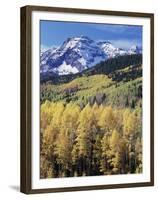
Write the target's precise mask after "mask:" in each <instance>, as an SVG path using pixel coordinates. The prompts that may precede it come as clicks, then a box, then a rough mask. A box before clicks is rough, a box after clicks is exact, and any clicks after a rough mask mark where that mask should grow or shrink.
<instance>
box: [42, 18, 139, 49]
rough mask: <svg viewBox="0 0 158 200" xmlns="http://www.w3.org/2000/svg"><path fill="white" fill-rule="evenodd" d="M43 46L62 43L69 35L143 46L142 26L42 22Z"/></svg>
mask: <svg viewBox="0 0 158 200" xmlns="http://www.w3.org/2000/svg"><path fill="white" fill-rule="evenodd" d="M40 34H41V38H40V39H41V47H42V48H46V49H47V48H49V47H52V46H59V45H61V44H62V43H63V42H64V41H65V40H66V39H67V38H68V37H74V36H81V35H84V36H88V37H89V38H91V39H93V40H95V41H97V40H106V41H111V42H112V43H113V44H114V45H115V46H116V47H121V48H126V49H127V48H130V47H131V46H132V45H138V46H142V26H130V25H114V24H94V23H77V22H55V21H44V20H41V22H40Z"/></svg>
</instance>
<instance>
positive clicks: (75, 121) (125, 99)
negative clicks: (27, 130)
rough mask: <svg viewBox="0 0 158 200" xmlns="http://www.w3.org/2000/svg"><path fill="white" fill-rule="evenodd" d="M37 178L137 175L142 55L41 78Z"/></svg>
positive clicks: (140, 154)
mask: <svg viewBox="0 0 158 200" xmlns="http://www.w3.org/2000/svg"><path fill="white" fill-rule="evenodd" d="M40 102H41V157H40V158H41V162H40V166H41V168H40V177H41V178H55V177H72V176H92V175H112V174H128V173H142V55H141V54H138V55H125V56H122V57H121V56H120V57H116V58H112V59H108V60H106V61H105V62H101V63H100V64H98V65H96V66H94V67H92V68H90V69H87V70H85V71H83V72H82V73H78V74H69V75H64V76H63V75H62V76H54V77H53V75H52V74H49V75H48V74H46V75H45V77H44V76H43V77H42V78H41V87H40Z"/></svg>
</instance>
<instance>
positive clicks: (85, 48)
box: [40, 36, 140, 75]
mask: <svg viewBox="0 0 158 200" xmlns="http://www.w3.org/2000/svg"><path fill="white" fill-rule="evenodd" d="M139 52H140V50H139V49H138V48H137V46H132V47H131V48H130V49H129V50H128V51H127V50H124V49H121V48H116V47H115V46H114V45H113V44H112V43H111V42H109V41H100V42H96V41H94V40H92V39H90V38H88V37H87V36H79V37H71V38H67V39H66V40H65V41H64V42H63V44H62V45H61V46H59V47H58V48H51V49H48V50H47V51H45V52H42V53H41V56H40V73H49V72H53V73H55V74H57V75H66V74H75V73H78V72H82V71H83V70H85V69H87V68H90V67H92V66H94V65H96V64H97V63H99V62H101V61H104V60H106V59H108V58H114V57H116V56H119V55H126V54H137V53H139Z"/></svg>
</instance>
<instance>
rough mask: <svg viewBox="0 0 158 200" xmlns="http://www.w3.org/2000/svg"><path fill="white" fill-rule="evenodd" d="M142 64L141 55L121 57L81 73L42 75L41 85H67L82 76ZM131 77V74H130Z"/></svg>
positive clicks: (109, 72) (103, 62)
mask: <svg viewBox="0 0 158 200" xmlns="http://www.w3.org/2000/svg"><path fill="white" fill-rule="evenodd" d="M141 64H142V54H133V55H123V56H118V57H115V58H110V59H108V60H105V61H102V62H100V63H99V64H97V65H95V66H94V67H92V68H89V69H87V70H84V71H83V72H81V73H77V74H69V75H62V76H57V75H56V74H54V73H53V72H48V73H45V74H44V73H43V74H41V76H40V81H41V83H45V82H49V83H52V84H62V83H68V82H70V81H72V80H74V79H76V78H79V77H82V76H91V75H95V74H106V75H109V74H111V73H114V72H115V71H116V70H119V69H124V68H126V67H127V66H130V65H132V66H140V65H141ZM131 75H132V74H131Z"/></svg>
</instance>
